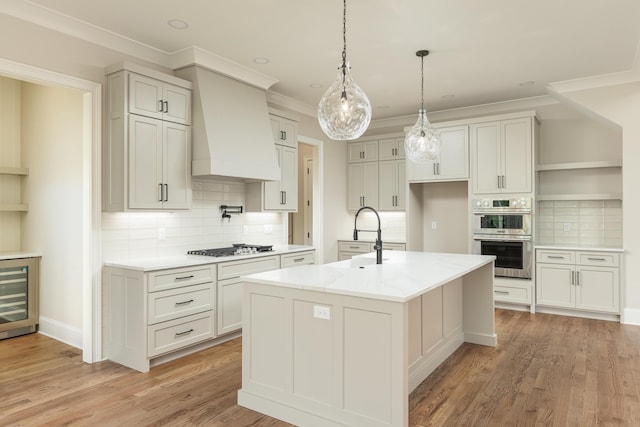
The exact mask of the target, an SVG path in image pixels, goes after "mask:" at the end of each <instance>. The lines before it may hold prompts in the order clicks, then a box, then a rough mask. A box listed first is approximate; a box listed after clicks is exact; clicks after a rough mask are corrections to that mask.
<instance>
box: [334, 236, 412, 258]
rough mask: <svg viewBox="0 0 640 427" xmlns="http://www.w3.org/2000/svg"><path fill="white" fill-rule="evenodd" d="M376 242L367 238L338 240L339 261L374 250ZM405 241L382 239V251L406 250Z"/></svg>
mask: <svg viewBox="0 0 640 427" xmlns="http://www.w3.org/2000/svg"><path fill="white" fill-rule="evenodd" d="M374 246H375V243H374V242H368V241H366V240H338V261H344V260H345V259H351V258H353V257H354V256H356V255H362V254H368V253H370V252H373V251H374V249H373V247H374ZM404 250H406V244H405V243H390V242H385V241H382V251H383V252H384V251H404Z"/></svg>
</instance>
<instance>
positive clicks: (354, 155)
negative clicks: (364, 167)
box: [347, 140, 378, 163]
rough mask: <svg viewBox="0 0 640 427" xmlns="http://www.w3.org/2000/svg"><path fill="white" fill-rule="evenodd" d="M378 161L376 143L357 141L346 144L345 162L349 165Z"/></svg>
mask: <svg viewBox="0 0 640 427" xmlns="http://www.w3.org/2000/svg"><path fill="white" fill-rule="evenodd" d="M377 160H378V141H377V140H375V141H357V142H350V143H348V144H347V161H348V162H350V163H359V162H372V161H377Z"/></svg>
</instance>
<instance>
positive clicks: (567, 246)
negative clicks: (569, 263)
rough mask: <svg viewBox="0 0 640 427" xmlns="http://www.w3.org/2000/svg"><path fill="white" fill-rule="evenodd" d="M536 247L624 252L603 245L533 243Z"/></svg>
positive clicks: (620, 249)
mask: <svg viewBox="0 0 640 427" xmlns="http://www.w3.org/2000/svg"><path fill="white" fill-rule="evenodd" d="M535 248H536V249H548V250H566V251H594V252H618V253H622V252H624V249H622V248H611V247H603V246H581V245H535Z"/></svg>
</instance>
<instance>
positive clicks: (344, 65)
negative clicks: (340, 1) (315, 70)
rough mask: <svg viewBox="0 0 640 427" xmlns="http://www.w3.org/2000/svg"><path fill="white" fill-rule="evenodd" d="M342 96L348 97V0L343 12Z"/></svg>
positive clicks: (345, 2)
mask: <svg viewBox="0 0 640 427" xmlns="http://www.w3.org/2000/svg"><path fill="white" fill-rule="evenodd" d="M342 43H343V45H342V90H343V92H342V96H343V97H344V98H346V97H347V88H346V87H345V84H344V82H345V80H346V77H347V0H344V9H343V12H342Z"/></svg>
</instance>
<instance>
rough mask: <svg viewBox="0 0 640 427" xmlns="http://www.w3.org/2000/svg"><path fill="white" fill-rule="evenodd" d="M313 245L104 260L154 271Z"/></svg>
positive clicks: (260, 255)
mask: <svg viewBox="0 0 640 427" xmlns="http://www.w3.org/2000/svg"><path fill="white" fill-rule="evenodd" d="M314 249H315V248H314V247H313V246H305V245H281V246H274V247H273V250H272V251H269V252H261V253H258V254H251V255H233V256H224V257H211V256H203V255H175V256H167V257H149V258H136V259H120V260H108V261H105V262H104V265H105V266H107V267H117V268H127V269H129V270H140V271H154V270H165V269H169V268H180V267H190V266H194V265H203V264H217V263H221V262H225V261H239V260H243V259H248V258H257V257H264V256H271V255H284V254H288V253H296V252H303V251H310V250H314Z"/></svg>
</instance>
